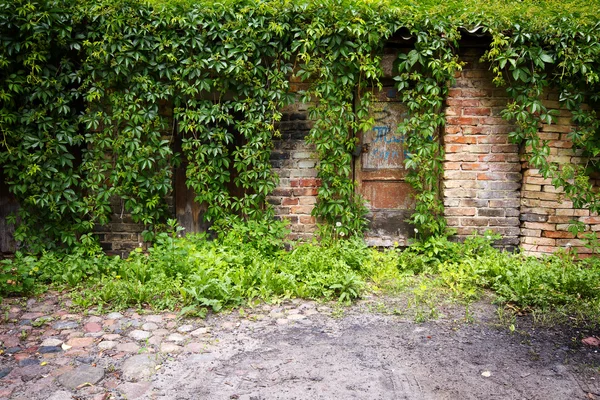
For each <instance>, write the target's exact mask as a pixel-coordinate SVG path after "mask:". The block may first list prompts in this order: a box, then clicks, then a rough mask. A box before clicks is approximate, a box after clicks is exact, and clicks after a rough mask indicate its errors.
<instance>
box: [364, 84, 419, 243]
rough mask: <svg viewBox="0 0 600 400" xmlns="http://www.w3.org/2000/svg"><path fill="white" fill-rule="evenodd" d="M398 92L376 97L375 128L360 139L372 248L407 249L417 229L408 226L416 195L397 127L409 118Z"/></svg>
mask: <svg viewBox="0 0 600 400" xmlns="http://www.w3.org/2000/svg"><path fill="white" fill-rule="evenodd" d="M398 97H399V96H398V93H397V91H396V89H394V88H392V87H387V88H383V90H381V91H378V92H377V93H375V96H374V101H373V102H372V104H371V106H370V109H369V113H370V115H371V116H372V117H373V118H374V120H375V125H374V126H373V128H372V129H371V130H369V131H368V132H362V133H361V135H360V144H361V152H360V155H359V156H358V157H357V159H356V160H355V178H356V183H357V190H358V191H359V193H360V194H361V195H362V196H363V197H364V198H365V200H366V201H367V207H368V209H369V214H368V218H369V221H370V225H369V230H368V232H367V234H366V240H367V243H368V244H369V245H372V246H392V245H394V243H395V242H397V243H398V244H399V245H401V246H403V245H406V244H407V239H408V238H409V237H410V236H412V233H413V229H412V227H411V226H410V225H409V224H408V223H407V222H406V220H407V219H408V217H409V216H410V215H411V213H412V208H413V198H412V196H411V194H412V193H413V191H412V188H411V186H410V185H409V184H408V183H407V182H406V181H405V178H406V174H407V171H406V169H405V167H404V159H405V158H406V150H405V148H404V135H403V134H402V133H401V132H398V130H397V127H398V123H400V122H401V121H402V120H403V119H404V118H406V116H407V111H406V107H405V106H404V104H402V103H401V102H400V101H399V98H398Z"/></svg>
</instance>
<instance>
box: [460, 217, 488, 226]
mask: <svg viewBox="0 0 600 400" xmlns="http://www.w3.org/2000/svg"><path fill="white" fill-rule="evenodd" d="M460 224H461V225H462V226H488V225H489V224H490V220H489V218H478V217H473V218H461V219H460Z"/></svg>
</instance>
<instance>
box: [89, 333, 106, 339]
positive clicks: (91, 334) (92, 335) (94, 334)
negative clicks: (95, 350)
mask: <svg viewBox="0 0 600 400" xmlns="http://www.w3.org/2000/svg"><path fill="white" fill-rule="evenodd" d="M85 336H86V337H93V338H99V337H102V336H104V332H91V333H86V334H85Z"/></svg>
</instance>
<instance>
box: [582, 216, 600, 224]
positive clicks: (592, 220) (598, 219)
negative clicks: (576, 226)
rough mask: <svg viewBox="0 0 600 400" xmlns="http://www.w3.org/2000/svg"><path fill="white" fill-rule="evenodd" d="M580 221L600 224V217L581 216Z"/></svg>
mask: <svg viewBox="0 0 600 400" xmlns="http://www.w3.org/2000/svg"><path fill="white" fill-rule="evenodd" d="M579 222H583V223H584V224H600V217H580V218H579Z"/></svg>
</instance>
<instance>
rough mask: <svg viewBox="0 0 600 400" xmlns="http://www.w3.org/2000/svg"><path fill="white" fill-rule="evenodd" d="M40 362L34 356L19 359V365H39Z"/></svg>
mask: <svg viewBox="0 0 600 400" xmlns="http://www.w3.org/2000/svg"><path fill="white" fill-rule="evenodd" d="M39 363H40V362H39V360H36V359H34V358H25V359H23V360H21V361H19V367H26V366H28V365H38V364H39Z"/></svg>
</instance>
